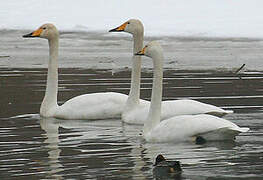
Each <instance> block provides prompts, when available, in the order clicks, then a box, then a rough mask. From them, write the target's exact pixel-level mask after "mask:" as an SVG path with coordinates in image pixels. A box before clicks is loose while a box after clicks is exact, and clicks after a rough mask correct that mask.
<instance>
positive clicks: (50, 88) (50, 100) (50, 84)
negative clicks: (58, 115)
mask: <svg viewBox="0 0 263 180" xmlns="http://www.w3.org/2000/svg"><path fill="white" fill-rule="evenodd" d="M48 44H49V62H48V73H47V85H46V92H45V97H44V100H43V102H42V104H41V108H40V114H41V113H42V115H44V116H47V115H46V114H47V113H48V111H49V109H51V108H53V107H57V106H58V105H57V93H58V44H59V40H58V37H55V38H52V39H49V40H48Z"/></svg>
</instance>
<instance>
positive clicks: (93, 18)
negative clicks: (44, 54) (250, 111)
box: [0, 0, 263, 38]
mask: <svg viewBox="0 0 263 180" xmlns="http://www.w3.org/2000/svg"><path fill="white" fill-rule="evenodd" d="M262 7H263V1H262V0H148V1H143V0H131V1H128V0H75V1H73V0H4V1H1V5H0V20H1V21H0V22H1V24H0V29H35V28H37V27H38V26H40V25H42V24H43V23H46V22H52V23H55V24H56V26H57V27H58V28H59V30H79V29H81V30H87V31H90V30H100V31H107V30H109V29H111V28H114V27H116V26H118V25H120V24H121V23H123V22H124V21H126V20H128V19H130V18H138V19H141V21H142V22H143V24H144V26H145V34H146V35H154V36H159V35H172V36H206V37H253V38H263V10H262ZM80 27H81V28H80ZM83 27H86V28H83Z"/></svg>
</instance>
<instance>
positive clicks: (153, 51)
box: [135, 41, 163, 58]
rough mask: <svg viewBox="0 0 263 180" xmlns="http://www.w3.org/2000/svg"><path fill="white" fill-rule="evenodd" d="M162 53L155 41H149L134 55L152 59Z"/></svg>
mask: <svg viewBox="0 0 263 180" xmlns="http://www.w3.org/2000/svg"><path fill="white" fill-rule="evenodd" d="M162 53H163V49H162V47H161V45H160V43H159V42H157V41H151V42H150V43H148V44H147V45H146V46H144V48H143V49H142V50H140V51H139V52H137V53H135V55H138V56H148V57H151V58H153V57H154V56H157V55H160V54H162Z"/></svg>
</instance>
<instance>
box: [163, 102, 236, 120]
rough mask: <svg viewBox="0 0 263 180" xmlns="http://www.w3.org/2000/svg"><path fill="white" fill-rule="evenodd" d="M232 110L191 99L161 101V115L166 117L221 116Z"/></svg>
mask: <svg viewBox="0 0 263 180" xmlns="http://www.w3.org/2000/svg"><path fill="white" fill-rule="evenodd" d="M228 113H233V111H231V110H230V111H227V110H224V109H222V108H219V107H216V106H214V105H211V104H206V103H202V102H198V101H195V100H191V99H182V100H171V101H163V102H162V117H161V119H168V118H170V117H173V116H178V115H196V114H210V115H214V116H218V117H222V116H224V115H226V114H228Z"/></svg>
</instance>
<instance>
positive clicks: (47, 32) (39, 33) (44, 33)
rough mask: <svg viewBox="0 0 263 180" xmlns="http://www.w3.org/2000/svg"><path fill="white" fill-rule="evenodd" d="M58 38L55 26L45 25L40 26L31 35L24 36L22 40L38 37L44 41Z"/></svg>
mask: <svg viewBox="0 0 263 180" xmlns="http://www.w3.org/2000/svg"><path fill="white" fill-rule="evenodd" d="M58 36H59V32H58V30H57V28H56V26H55V25H53V24H50V23H47V24H43V25H42V26H40V27H39V28H38V29H37V30H35V31H33V32H32V33H29V34H26V35H24V36H23V37H24V38H33V37H40V38H45V39H53V38H56V37H58Z"/></svg>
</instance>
